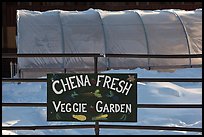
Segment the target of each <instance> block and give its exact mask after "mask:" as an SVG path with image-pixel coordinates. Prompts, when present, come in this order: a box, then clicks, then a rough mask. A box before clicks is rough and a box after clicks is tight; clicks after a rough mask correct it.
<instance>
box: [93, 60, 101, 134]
mask: <svg viewBox="0 0 204 137" xmlns="http://www.w3.org/2000/svg"><path fill="white" fill-rule="evenodd" d="M97 68H98V57H94V73H95V74H97V73H98V70H97ZM99 131H100V130H99V122H98V121H96V122H95V135H99Z"/></svg>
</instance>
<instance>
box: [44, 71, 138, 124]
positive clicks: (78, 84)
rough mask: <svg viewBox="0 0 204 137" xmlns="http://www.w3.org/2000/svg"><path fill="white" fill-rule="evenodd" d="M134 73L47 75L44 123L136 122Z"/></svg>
mask: <svg viewBox="0 0 204 137" xmlns="http://www.w3.org/2000/svg"><path fill="white" fill-rule="evenodd" d="M136 81H137V75H136V74H115V73H114V74H67V73H65V74H62V73H60V74H48V75H47V104H48V105H47V120H48V121H78V122H83V121H86V122H95V121H103V122H136V121H137V108H136V107H137V84H136Z"/></svg>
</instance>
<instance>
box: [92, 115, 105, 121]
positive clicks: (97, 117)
mask: <svg viewBox="0 0 204 137" xmlns="http://www.w3.org/2000/svg"><path fill="white" fill-rule="evenodd" d="M107 117H108V114H100V115H98V116H95V117H92V120H106V119H107Z"/></svg>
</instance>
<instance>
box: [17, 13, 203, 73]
mask: <svg viewBox="0 0 204 137" xmlns="http://www.w3.org/2000/svg"><path fill="white" fill-rule="evenodd" d="M17 27H18V36H17V51H18V53H99V54H163V55H165V54H202V9H197V10H195V11H184V10H173V9H171V10H154V11H152V10H125V11H104V10H98V9H97V10H94V9H89V10H86V11H62V10H51V11H46V12H39V11H28V10H18V11H17ZM93 61H94V60H93V58H87V57H74V58H18V65H19V69H22V70H23V69H27V70H28V68H43V69H49V68H56V69H64V68H66V69H67V71H75V72H77V71H78V70H91V71H93V67H94V63H93ZM98 63H99V64H98V68H99V70H105V69H106V68H112V69H122V68H126V69H129V68H130V69H131V68H136V67H143V68H149V67H157V68H158V69H160V67H161V68H162V67H172V66H173V67H174V66H189V67H190V66H191V65H201V64H202V59H198V58H196V59H191V58H185V59H153V58H151V59H150V58H138V59H136V58H107V57H104V58H99V60H98Z"/></svg>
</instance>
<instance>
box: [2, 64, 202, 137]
mask: <svg viewBox="0 0 204 137" xmlns="http://www.w3.org/2000/svg"><path fill="white" fill-rule="evenodd" d="M106 73H137V74H138V77H140V78H145V77H148V78H150V77H168V78H172V77H177V78H201V77H202V68H188V69H177V70H176V71H175V72H157V71H153V70H152V71H147V70H145V69H139V68H137V69H135V70H109V71H106ZM46 93H47V86H46V83H36V82H35V83H24V82H22V83H21V84H17V83H13V82H12V83H2V102H3V103H6V102H8V103H11V102H18V103H20V102H21V103H23V102H24V103H28V102H33V103H39V102H42V103H45V102H46V101H47V95H46ZM137 94H138V97H137V98H138V103H140V104H145V103H147V104H148V103H154V104H157V103H161V104H171V103H172V104H175V103H180V104H185V103H193V104H194V103H195V104H201V103H202V83H201V82H187V83H185V82H138V87H137ZM46 120H47V114H46V108H41V107H32V108H29V107H3V108H2V126H20V125H21V126H22V125H23V126H25V125H30V126H31V125H33V126H34V125H35V126H37V125H79V124H94V123H93V122H82V123H80V122H47V121H46ZM100 123H101V124H112V125H113V124H115V125H147V126H148V125H152V126H154V125H155V126H171V127H172V126H173V127H174V126H175V127H176V126H179V127H194V128H195V127H199V128H202V109H200V108H190V109H189V108H177V109H176V108H139V109H138V122H131V123H128V122H125V123H124V122H123V123H122V122H111V123H108V122H100ZM2 134H4V135H11V134H12V135H16V134H18V135H23V134H28V135H52V134H54V135H87V134H88V135H93V134H94V129H92V128H90V129H89V128H88V129H66V130H65V129H63V130H58V129H56V130H53V129H51V130H35V131H34V130H33V131H32V130H31V131H30V130H27V131H26V130H10V131H8V130H7V131H6V130H3V133H2ZM100 134H104V135H110V134H111V135H121V134H122V135H149V134H151V135H169V134H171V135H185V134H188V135H190V134H192V135H195V134H202V133H199V132H186V131H166V130H134V129H103V128H102V129H100Z"/></svg>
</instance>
